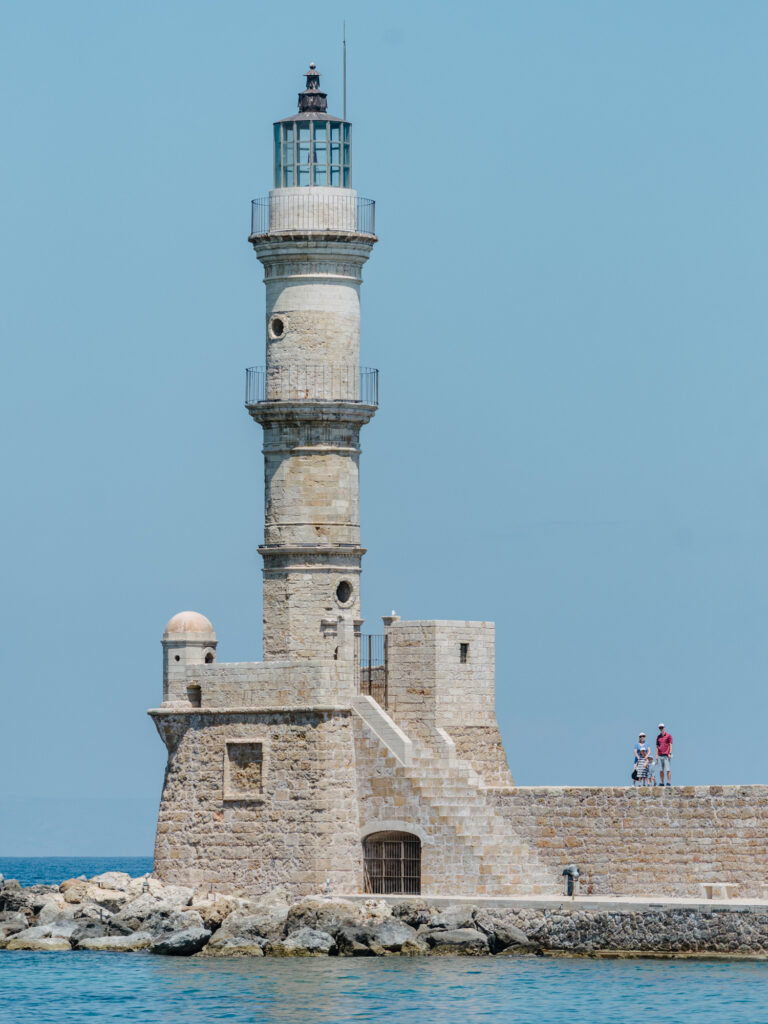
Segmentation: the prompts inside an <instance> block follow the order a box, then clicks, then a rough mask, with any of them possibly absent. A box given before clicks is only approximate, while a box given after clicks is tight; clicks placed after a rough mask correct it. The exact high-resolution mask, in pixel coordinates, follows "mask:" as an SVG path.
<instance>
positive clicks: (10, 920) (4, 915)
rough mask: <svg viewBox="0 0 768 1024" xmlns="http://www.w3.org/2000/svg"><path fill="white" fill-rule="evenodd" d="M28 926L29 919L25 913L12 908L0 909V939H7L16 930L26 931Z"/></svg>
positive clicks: (15, 932) (14, 933)
mask: <svg viewBox="0 0 768 1024" xmlns="http://www.w3.org/2000/svg"><path fill="white" fill-rule="evenodd" d="M28 927H29V921H28V920H27V916H26V914H22V913H20V912H19V911H13V910H3V911H0V941H2V940H4V939H9V938H10V937H11V936H12V935H16V934H17V932H23V931H26V929H27V928H28Z"/></svg>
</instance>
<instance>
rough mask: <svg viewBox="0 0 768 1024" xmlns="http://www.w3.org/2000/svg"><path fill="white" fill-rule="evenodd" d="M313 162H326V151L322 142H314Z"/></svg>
mask: <svg viewBox="0 0 768 1024" xmlns="http://www.w3.org/2000/svg"><path fill="white" fill-rule="evenodd" d="M314 162H315V163H316V164H327V163H328V153H327V151H326V146H325V143H324V142H316V143H315V154H314Z"/></svg>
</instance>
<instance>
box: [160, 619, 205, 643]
mask: <svg viewBox="0 0 768 1024" xmlns="http://www.w3.org/2000/svg"><path fill="white" fill-rule="evenodd" d="M174 633H197V634H200V633H206V634H207V635H208V636H210V637H211V639H214V640H215V639H216V633H215V632H214V630H213V626H212V625H211V623H210V622H209V620H208V619H206V617H205V616H204V615H201V614H200V612H179V613H178V614H177V615H174V616H173V618H172V619H171V621H170V622H169V623H168V625H167V626H166V627H165V635H166V636H168V635H169V634H174Z"/></svg>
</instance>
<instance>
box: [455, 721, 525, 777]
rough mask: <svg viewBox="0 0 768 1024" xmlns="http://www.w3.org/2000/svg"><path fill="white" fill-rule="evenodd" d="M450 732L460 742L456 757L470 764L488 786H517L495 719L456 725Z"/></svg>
mask: <svg viewBox="0 0 768 1024" xmlns="http://www.w3.org/2000/svg"><path fill="white" fill-rule="evenodd" d="M446 731H447V732H448V734H449V736H450V737H451V739H452V740H453V742H454V743H455V744H456V756H457V757H460V758H461V759H462V760H463V761H466V762H467V763H468V764H470V765H471V766H472V767H473V768H474V770H475V771H476V772H477V774H478V775H479V776H480V777H481V778H482V780H483V782H485V784H486V785H487V786H511V785H513V782H514V780H513V779H512V774H511V772H510V770H509V765H508V764H507V755H506V752H505V750H504V744H503V743H502V740H501V733H500V732H499V727H498V725H496V723H495V722H494V723H493V725H452V726H450V727H449V728H448V729H447V730H446Z"/></svg>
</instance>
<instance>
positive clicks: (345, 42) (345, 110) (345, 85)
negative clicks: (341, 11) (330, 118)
mask: <svg viewBox="0 0 768 1024" xmlns="http://www.w3.org/2000/svg"><path fill="white" fill-rule="evenodd" d="M343 52H344V120H345V121H346V120H347V22H346V20H345V21H344V42H343Z"/></svg>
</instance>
